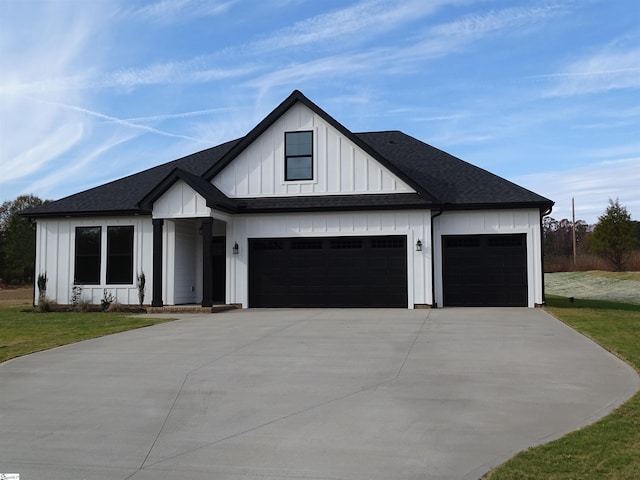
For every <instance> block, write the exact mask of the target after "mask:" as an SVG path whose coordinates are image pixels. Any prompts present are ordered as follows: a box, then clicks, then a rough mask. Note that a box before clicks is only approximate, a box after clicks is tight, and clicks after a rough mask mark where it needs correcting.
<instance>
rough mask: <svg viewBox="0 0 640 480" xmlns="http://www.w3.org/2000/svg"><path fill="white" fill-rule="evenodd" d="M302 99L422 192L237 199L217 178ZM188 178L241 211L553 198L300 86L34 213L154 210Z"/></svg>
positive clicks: (529, 203)
mask: <svg viewBox="0 0 640 480" xmlns="http://www.w3.org/2000/svg"><path fill="white" fill-rule="evenodd" d="M297 102H302V103H303V104H304V105H306V106H307V107H308V108H310V109H311V110H313V111H314V112H315V113H317V114H318V115H320V116H322V117H323V118H324V119H325V120H326V121H327V122H329V123H330V124H331V125H332V126H333V127H334V128H336V129H337V130H338V131H339V132H340V133H342V134H343V135H345V136H347V137H348V138H349V139H350V140H352V141H353V142H354V143H355V144H356V145H358V146H359V147H360V148H362V149H363V150H364V151H365V152H367V153H368V154H369V155H371V156H372V158H374V159H376V160H377V161H379V162H380V163H381V164H382V165H383V166H385V167H386V168H388V169H389V170H390V171H391V172H393V173H394V174H396V175H397V176H399V177H400V178H401V179H402V180H403V181H405V182H406V183H407V184H409V185H410V186H411V187H413V188H414V189H415V190H416V191H417V194H394V195H336V196H333V195H325V196H309V197H288V198H282V197H279V198H273V197H270V198H254V199H230V198H227V197H226V196H224V194H222V192H220V190H218V189H217V188H215V187H214V186H213V185H212V184H211V183H210V180H211V179H212V178H213V177H215V175H216V174H217V173H219V172H220V171H221V170H222V169H223V168H224V167H225V166H226V165H228V164H229V163H230V162H231V161H233V159H234V158H235V157H236V156H238V155H239V154H240V153H241V152H242V151H243V150H244V149H245V148H246V147H247V146H248V145H250V144H251V143H252V142H253V141H254V140H255V139H256V138H258V137H259V136H260V135H261V134H262V132H264V131H265V130H266V129H267V128H268V127H269V126H270V125H272V124H273V123H274V122H275V121H276V120H277V119H278V118H280V117H281V116H282V115H283V114H284V113H285V112H286V111H287V110H289V108H291V107H292V106H293V105H294V104H295V103H297ZM178 179H182V180H184V181H185V182H187V183H188V184H189V185H191V186H192V187H193V188H194V189H195V190H196V191H198V192H199V193H200V194H201V195H203V196H204V197H205V198H206V199H207V204H208V206H210V207H216V208H222V209H224V210H227V211H231V212H233V211H238V212H266V211H317V210H358V209H367V208H368V209H385V208H446V209H462V208H465V209H469V208H471V209H472V208H517V207H532V208H540V209H548V208H550V207H551V206H552V205H553V202H552V201H551V200H549V199H547V198H544V197H542V196H540V195H537V194H535V193H533V192H531V191H529V190H527V189H525V188H522V187H520V186H518V185H516V184H514V183H512V182H509V181H508V180H505V179H504V178H501V177H498V176H496V175H494V174H492V173H489V172H487V171H486V170H483V169H481V168H478V167H476V166H474V165H471V164H469V163H467V162H465V161H463V160H460V159H459V158H456V157H454V156H453V155H450V154H448V153H446V152H443V151H442V150H439V149H437V148H435V147H432V146H430V145H428V144H426V143H424V142H421V141H420V140H417V139H415V138H413V137H410V136H409V135H406V134H404V133H402V132H399V131H386V132H370V133H357V134H354V133H352V132H350V131H349V130H347V129H346V128H345V127H344V126H343V125H341V124H340V123H339V122H337V121H336V120H335V119H334V118H332V117H331V116H330V115H328V114H327V113H326V112H324V110H322V109H321V108H320V107H318V106H317V105H315V104H314V103H313V102H311V101H310V100H309V99H308V98H306V97H305V96H304V95H303V94H302V93H300V92H299V91H297V90H296V91H294V92H293V93H292V94H291V95H290V96H289V97H288V98H287V99H286V100H285V101H284V102H282V103H281V104H280V105H279V106H278V107H277V108H276V109H275V110H274V111H273V112H271V113H270V114H269V115H268V116H267V117H265V119H264V120H263V121H261V122H260V123H259V124H258V125H257V126H256V127H255V128H254V129H252V130H251V132H249V133H248V134H247V135H246V136H245V137H242V138H239V139H236V140H233V141H230V142H227V143H224V144H222V145H219V146H217V147H213V148H209V149H207V150H203V151H201V152H197V153H194V154H192V155H188V156H186V157H183V158H180V159H178V160H174V161H172V162H169V163H165V164H163V165H159V166H158V167H155V168H151V169H149V170H145V171H143V172H140V173H136V174H134V175H130V176H128V177H125V178H122V179H120V180H115V181H113V182H110V183H107V184H105V185H101V186H99V187H95V188H92V189H90V190H86V191H84V192H81V193H77V194H75V195H71V196H69V197H66V198H63V199H61V200H58V201H55V202H51V203H47V204H45V205H42V206H39V207H35V208H32V209H30V210H27V211H26V212H24V213H23V214H24V215H26V216H30V217H44V216H66V215H69V216H72V215H123V214H135V213H145V214H148V213H150V208H151V205H152V203H153V201H154V200H155V199H157V198H158V197H159V195H161V194H162V193H164V192H165V191H166V190H167V189H168V188H169V187H170V186H171V185H172V184H173V183H174V182H175V181H176V180H178Z"/></svg>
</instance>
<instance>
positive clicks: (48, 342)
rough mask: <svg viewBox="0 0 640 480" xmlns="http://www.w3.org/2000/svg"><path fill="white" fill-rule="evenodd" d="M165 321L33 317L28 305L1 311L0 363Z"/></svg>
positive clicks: (70, 315) (80, 315)
mask: <svg viewBox="0 0 640 480" xmlns="http://www.w3.org/2000/svg"><path fill="white" fill-rule="evenodd" d="M166 321H167V319H165V318H147V317H142V316H139V315H133V316H132V315H131V314H130V313H115V312H114V313H102V312H94V313H78V312H57V313H36V312H34V311H33V309H32V308H31V307H30V306H29V305H19V306H11V307H0V362H4V361H6V360H9V359H10V358H15V357H19V356H21V355H27V354H28V353H33V352H37V351H40V350H46V349H48V348H53V347H58V346H60V345H66V344H68V343H74V342H79V341H81V340H87V339H89V338H95V337H101V336H104V335H109V334H111V333H118V332H123V331H125V330H131V329H134V328H140V327H147V326H149V325H155V324H157V323H162V322H166Z"/></svg>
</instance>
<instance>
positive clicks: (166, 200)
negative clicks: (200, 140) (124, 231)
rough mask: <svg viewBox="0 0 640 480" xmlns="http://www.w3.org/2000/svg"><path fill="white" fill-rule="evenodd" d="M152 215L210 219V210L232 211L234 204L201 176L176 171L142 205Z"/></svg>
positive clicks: (180, 170)
mask: <svg viewBox="0 0 640 480" xmlns="http://www.w3.org/2000/svg"><path fill="white" fill-rule="evenodd" d="M140 206H141V207H142V208H144V209H145V210H151V209H153V216H154V217H155V216H164V217H169V216H170V217H174V216H192V217H201V216H209V214H210V213H211V212H210V209H212V208H217V209H220V210H226V211H233V210H235V208H236V205H235V203H234V202H233V201H232V200H230V199H229V198H227V197H226V196H225V195H224V194H223V193H222V192H221V191H220V190H218V189H217V188H216V187H215V186H214V185H212V184H211V183H210V182H207V181H206V180H204V179H203V178H202V177H199V176H197V175H194V174H192V173H189V172H187V171H186V170H182V169H180V168H174V169H173V170H172V171H171V172H170V173H169V174H168V175H167V176H166V177H165V178H164V179H163V180H162V181H161V182H160V183H158V184H157V185H156V187H155V188H153V189H152V190H151V191H150V192H149V193H148V194H147V195H146V196H145V197H144V198H143V199H142V201H141V202H140Z"/></svg>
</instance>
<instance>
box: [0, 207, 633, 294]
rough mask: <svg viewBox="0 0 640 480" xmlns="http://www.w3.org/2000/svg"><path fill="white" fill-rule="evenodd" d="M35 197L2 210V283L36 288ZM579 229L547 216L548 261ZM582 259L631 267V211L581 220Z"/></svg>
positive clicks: (566, 251) (567, 254)
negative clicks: (31, 216)
mask: <svg viewBox="0 0 640 480" xmlns="http://www.w3.org/2000/svg"><path fill="white" fill-rule="evenodd" d="M47 202H48V200H42V199H40V198H38V197H36V196H34V195H20V196H19V197H18V198H16V199H15V200H12V201H6V202H4V203H3V204H2V206H0V284H2V283H4V284H8V285H24V284H32V283H33V276H34V270H33V269H34V258H35V225H34V224H33V222H31V221H30V220H29V219H28V218H25V217H22V216H20V215H19V213H20V212H21V211H23V210H26V209H28V208H31V207H36V206H38V205H42V204H44V203H47ZM573 228H574V223H573V222H572V221H570V220H567V219H563V220H555V219H553V218H551V217H545V218H544V220H543V222H542V231H543V238H544V245H543V247H544V254H545V258H547V259H548V258H571V257H572V256H573ZM575 236H576V253H577V255H589V254H591V255H597V256H599V257H601V258H603V259H604V260H606V261H607V262H608V263H609V264H610V266H611V268H612V269H614V270H616V271H622V270H625V268H627V266H628V264H629V260H630V259H631V258H632V255H634V252H635V254H638V253H637V250H638V248H640V222H638V221H633V220H631V216H630V215H629V212H628V211H627V209H626V207H624V206H623V205H621V204H620V202H619V201H618V200H617V199H616V200H615V201H613V200H609V205H608V207H607V209H606V211H605V212H604V214H603V215H602V216H600V217H598V223H596V224H595V225H594V226H591V225H588V224H587V223H586V222H584V221H583V220H577V221H576V222H575Z"/></svg>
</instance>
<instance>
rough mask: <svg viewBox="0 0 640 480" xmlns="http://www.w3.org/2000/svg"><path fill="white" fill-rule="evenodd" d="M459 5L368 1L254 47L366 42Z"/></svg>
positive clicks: (410, 0) (445, 0) (439, 0)
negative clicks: (437, 11)
mask: <svg viewBox="0 0 640 480" xmlns="http://www.w3.org/2000/svg"><path fill="white" fill-rule="evenodd" d="M452 3H459V2H455V1H454V0H437V1H430V2H424V1H422V0H417V1H416V0H405V1H397V0H394V1H389V0H368V1H364V2H360V3H357V4H355V5H351V6H349V7H346V8H342V9H339V10H335V11H333V12H329V13H325V14H321V15H317V16H315V17H311V18H308V19H306V20H303V21H300V22H297V23H295V24H293V25H292V26H291V27H289V28H286V29H285V30H284V31H283V32H280V33H276V34H275V35H271V36H269V38H266V39H263V40H260V41H259V42H257V43H256V44H255V45H254V47H258V46H259V48H260V49H263V50H273V49H281V48H288V47H292V46H295V47H301V46H304V45H309V44H319V43H322V42H326V41H337V40H339V39H342V38H344V37H350V39H351V40H350V41H353V39H362V38H363V37H370V36H374V35H380V33H381V32H386V31H389V30H393V29H395V28H398V27H399V26H400V25H403V24H406V23H412V22H415V21H416V20H419V19H420V18H423V17H425V16H426V15H429V14H430V13H432V12H433V11H434V10H436V9H437V8H439V7H441V6H442V5H445V4H452Z"/></svg>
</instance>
